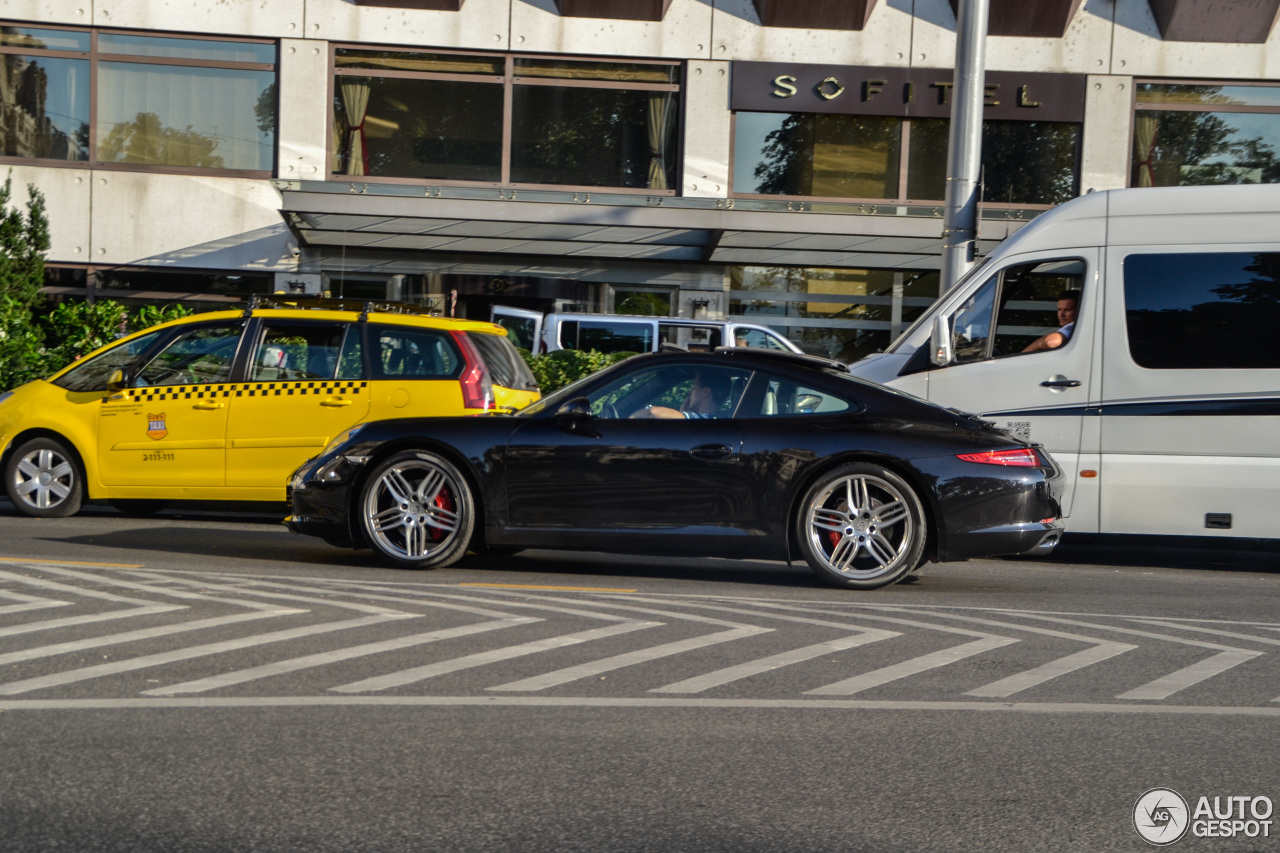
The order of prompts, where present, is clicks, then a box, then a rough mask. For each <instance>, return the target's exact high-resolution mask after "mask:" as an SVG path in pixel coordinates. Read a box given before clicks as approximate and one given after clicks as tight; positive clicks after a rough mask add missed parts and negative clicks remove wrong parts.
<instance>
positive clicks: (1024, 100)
mask: <svg viewBox="0 0 1280 853" xmlns="http://www.w3.org/2000/svg"><path fill="white" fill-rule="evenodd" d="M1030 88H1031V87H1030V86H1019V87H1018V106H1020V107H1038V106H1040V102H1039V101H1033V100H1031V99H1030V98H1029V97H1027V90H1029V89H1030Z"/></svg>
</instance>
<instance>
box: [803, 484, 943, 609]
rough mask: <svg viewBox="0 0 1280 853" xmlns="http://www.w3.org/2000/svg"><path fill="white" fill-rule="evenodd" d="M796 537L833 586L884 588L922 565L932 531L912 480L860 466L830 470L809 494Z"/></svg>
mask: <svg viewBox="0 0 1280 853" xmlns="http://www.w3.org/2000/svg"><path fill="white" fill-rule="evenodd" d="M796 537H797V541H798V542H799V543H800V550H801V553H803V554H804V558H805V561H806V562H807V563H808V564H809V568H811V569H812V570H813V571H814V573H815V574H817V575H818V577H820V578H822V579H823V580H824V581H826V582H827V583H829V584H832V585H834V586H840V587H846V588H848V589H878V588H879V587H882V586H888V585H889V584H892V583H897V582H898V581H900V580H902V579H903V578H904V577H906V576H907V575H908V574H910V573H911V572H912V571H913V570H914V569H915V568H916V567H917V566H919V565H920V562H921V559H922V555H923V554H924V547H925V542H926V540H927V539H928V528H927V526H926V522H925V515H924V507H923V506H922V505H921V503H920V498H919V496H917V495H916V492H915V490H914V489H913V488H912V487H911V486H910V485H909V484H908V483H907V481H906V480H904V479H903V478H902V477H900V476H898V475H897V474H895V473H894V472H893V471H890V470H889V469H887V468H883V467H881V466H879V465H874V464H870V463H862V462H855V463H850V464H847V465H841V466H840V467H838V468H834V469H832V470H830V471H828V472H827V473H825V474H823V475H822V476H821V477H819V478H818V480H817V482H815V483H814V484H813V485H812V486H810V487H809V489H808V491H806V492H805V495H804V498H803V500H802V501H801V502H800V512H799V514H798V515H797V518H796Z"/></svg>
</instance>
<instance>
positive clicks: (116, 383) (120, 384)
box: [107, 370, 129, 391]
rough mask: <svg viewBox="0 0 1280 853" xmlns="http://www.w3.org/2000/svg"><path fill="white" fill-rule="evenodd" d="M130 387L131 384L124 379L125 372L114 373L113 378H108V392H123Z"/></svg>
mask: <svg viewBox="0 0 1280 853" xmlns="http://www.w3.org/2000/svg"><path fill="white" fill-rule="evenodd" d="M128 387H129V383H128V381H127V380H126V379H125V377H124V371H123V370H117V371H114V372H113V373H112V374H111V376H110V377H108V378H107V390H108V391H123V390H124V389H126V388H128Z"/></svg>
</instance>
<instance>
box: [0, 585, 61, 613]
mask: <svg viewBox="0 0 1280 853" xmlns="http://www.w3.org/2000/svg"><path fill="white" fill-rule="evenodd" d="M0 598H7V599H9V600H10V601H20V602H22V603H21V604H6V605H5V606H3V607H0V616H5V615H7V614H9V613H23V612H25V611H27V610H46V609H48V608H50V607H66V606H67V605H69V604H70V603H71V602H70V601H59V600H58V599H56V598H40V597H39V596H36V595H23V594H22V593H20V592H10V591H7V590H2V589H0Z"/></svg>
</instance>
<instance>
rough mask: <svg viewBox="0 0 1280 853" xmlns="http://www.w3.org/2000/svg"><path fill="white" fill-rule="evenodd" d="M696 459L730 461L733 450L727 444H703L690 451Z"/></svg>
mask: <svg viewBox="0 0 1280 853" xmlns="http://www.w3.org/2000/svg"><path fill="white" fill-rule="evenodd" d="M689 455H690V456H692V457H693V458H694V459H728V458H729V457H730V456H732V455H733V448H732V447H730V446H729V445H727V444H703V445H699V446H698V447H695V448H693V449H692V450H690V451H689Z"/></svg>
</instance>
